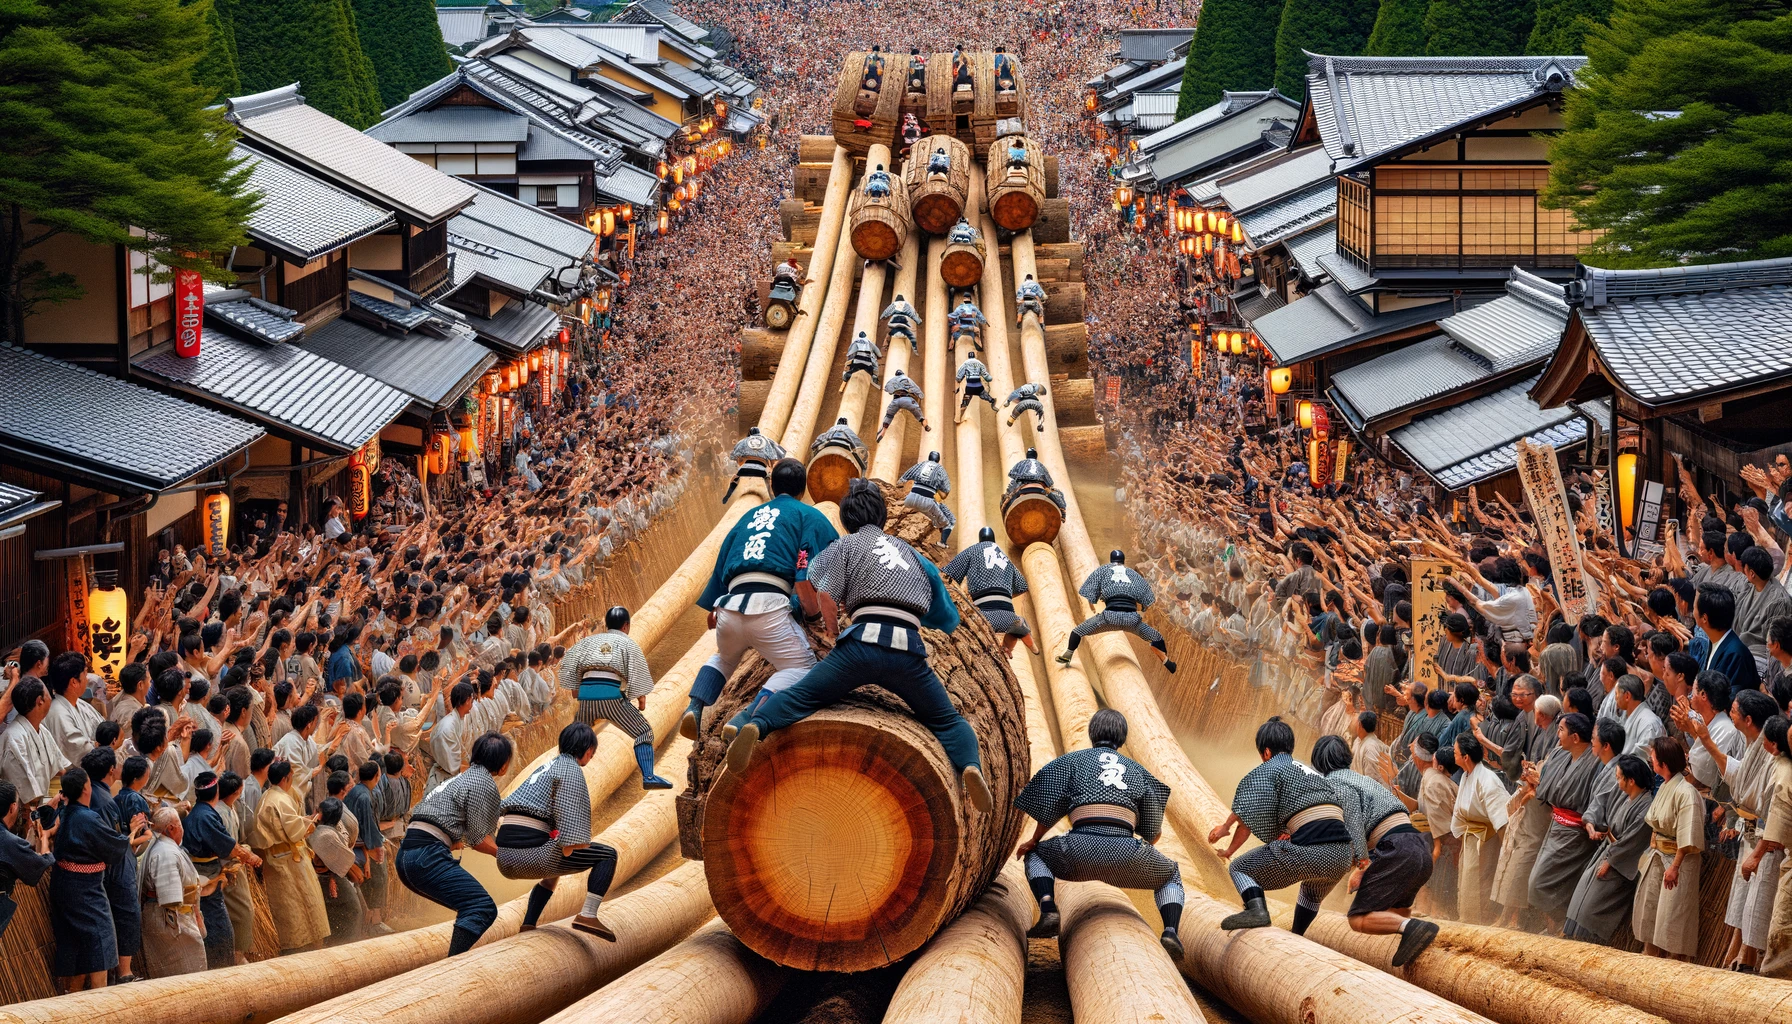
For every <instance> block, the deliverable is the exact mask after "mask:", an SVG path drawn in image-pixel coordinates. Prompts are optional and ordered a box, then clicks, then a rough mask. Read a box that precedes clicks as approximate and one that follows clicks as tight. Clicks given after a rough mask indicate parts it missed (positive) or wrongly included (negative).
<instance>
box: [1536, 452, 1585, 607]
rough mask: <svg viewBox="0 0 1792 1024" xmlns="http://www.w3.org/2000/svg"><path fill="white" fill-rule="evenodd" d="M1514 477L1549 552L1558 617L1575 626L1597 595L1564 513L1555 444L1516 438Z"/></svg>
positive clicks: (1565, 498)
mask: <svg viewBox="0 0 1792 1024" xmlns="http://www.w3.org/2000/svg"><path fill="white" fill-rule="evenodd" d="M1518 480H1519V483H1521V484H1523V485H1524V497H1525V501H1527V502H1529V503H1530V506H1531V518H1532V519H1533V520H1535V521H1536V524H1537V533H1538V534H1539V535H1540V536H1541V537H1542V538H1543V548H1544V550H1545V551H1546V552H1548V554H1549V567H1550V570H1551V572H1552V573H1553V574H1554V576H1555V581H1556V599H1557V601H1558V602H1559V603H1560V604H1561V607H1562V618H1563V619H1564V620H1565V621H1566V622H1567V623H1568V624H1569V625H1571V626H1573V625H1578V624H1579V623H1580V619H1581V616H1583V615H1585V614H1587V613H1588V612H1590V611H1592V610H1593V607H1594V604H1595V603H1596V601H1597V600H1598V594H1597V592H1596V591H1595V590H1594V588H1593V584H1592V581H1591V580H1590V579H1588V578H1587V570H1586V566H1585V564H1584V563H1583V562H1582V561H1581V551H1580V536H1579V534H1577V533H1576V532H1575V529H1574V517H1573V516H1572V515H1570V514H1569V512H1568V494H1567V491H1566V490H1565V489H1564V488H1563V487H1562V467H1560V466H1559V465H1557V464H1556V450H1555V446H1553V445H1547V444H1540V445H1533V444H1531V443H1530V442H1528V441H1525V440H1523V439H1520V440H1519V442H1518Z"/></svg>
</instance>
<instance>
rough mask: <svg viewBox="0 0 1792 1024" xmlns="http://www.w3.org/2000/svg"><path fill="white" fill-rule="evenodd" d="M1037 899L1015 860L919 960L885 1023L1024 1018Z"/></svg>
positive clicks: (993, 1023) (1006, 1022)
mask: <svg viewBox="0 0 1792 1024" xmlns="http://www.w3.org/2000/svg"><path fill="white" fill-rule="evenodd" d="M1032 923H1033V898H1032V894H1031V893H1030V892H1029V890H1028V889H1027V875H1026V872H1025V871H1023V870H1022V869H1021V866H1020V865H1019V864H1018V863H1016V862H1013V861H1010V862H1009V863H1008V866H1007V867H1005V868H1003V869H1002V873H1001V875H1000V876H998V877H997V878H996V880H995V883H994V884H992V885H991V886H990V887H989V889H988V890H987V891H986V892H984V894H983V896H982V897H981V898H980V899H978V900H977V902H976V903H975V904H973V905H972V907H971V909H969V910H967V911H965V912H964V913H963V914H960V915H959V917H958V920H956V921H953V922H952V923H951V924H950V925H947V926H946V928H944V929H943V930H942V931H941V932H940V933H939V934H938V935H935V936H934V937H933V941H932V942H929V943H928V944H927V948H926V949H924V950H922V951H921V955H920V956H918V957H916V958H915V962H914V964H912V965H911V966H910V967H909V969H908V971H907V972H906V973H905V974H903V976H902V983H901V984H900V985H898V986H897V987H896V994H895V995H894V996H892V997H891V999H890V1005H889V1007H888V1008H887V1009H886V1010H885V1011H884V1024H1020V1010H1021V996H1022V994H1023V992H1024V989H1025V987H1026V981H1027V928H1028V926H1029V925H1031V924H1032Z"/></svg>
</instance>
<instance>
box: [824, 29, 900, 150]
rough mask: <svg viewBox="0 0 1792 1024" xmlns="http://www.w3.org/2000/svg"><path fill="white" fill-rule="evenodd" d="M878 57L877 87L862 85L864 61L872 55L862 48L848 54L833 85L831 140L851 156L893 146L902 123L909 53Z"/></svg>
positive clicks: (888, 54) (885, 54) (864, 82)
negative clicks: (879, 62) (879, 147)
mask: <svg viewBox="0 0 1792 1024" xmlns="http://www.w3.org/2000/svg"><path fill="white" fill-rule="evenodd" d="M877 56H878V57H879V58H880V59H881V61H882V67H883V69H882V71H881V72H879V73H878V75H877V78H876V85H877V88H876V89H869V90H868V89H866V88H865V86H866V85H867V84H869V83H868V82H867V74H866V72H867V70H868V69H867V60H869V59H870V58H871V54H870V53H869V52H868V51H865V50H853V51H851V52H849V53H847V55H846V58H845V60H844V61H842V62H841V65H840V79H839V82H838V83H837V84H836V85H835V88H834V111H833V126H834V142H835V143H836V144H837V145H840V146H843V147H845V149H846V151H847V152H848V153H851V154H853V155H854V156H864V155H865V154H866V153H867V152H869V151H870V150H871V148H872V147H873V146H883V147H885V148H889V147H893V146H894V145H895V144H896V131H897V129H898V128H899V127H900V126H901V123H902V116H901V108H902V92H903V86H904V84H905V83H906V82H907V81H908V66H909V55H908V54H906V53H879V54H878V55H877Z"/></svg>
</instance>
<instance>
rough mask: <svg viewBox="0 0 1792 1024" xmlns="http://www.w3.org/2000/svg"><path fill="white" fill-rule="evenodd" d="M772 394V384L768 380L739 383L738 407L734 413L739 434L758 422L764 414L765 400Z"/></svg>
mask: <svg viewBox="0 0 1792 1024" xmlns="http://www.w3.org/2000/svg"><path fill="white" fill-rule="evenodd" d="M771 393H772V382H771V381H769V380H743V381H741V382H740V398H739V400H738V402H737V405H738V406H739V408H738V411H737V412H736V413H735V417H734V418H735V424H736V426H738V427H739V428H740V432H741V433H743V434H744V433H746V432H747V428H748V427H750V426H752V425H753V424H755V423H758V422H759V417H760V416H761V415H763V414H764V413H765V400H766V398H767V397H768V396H769V395H770V394H771Z"/></svg>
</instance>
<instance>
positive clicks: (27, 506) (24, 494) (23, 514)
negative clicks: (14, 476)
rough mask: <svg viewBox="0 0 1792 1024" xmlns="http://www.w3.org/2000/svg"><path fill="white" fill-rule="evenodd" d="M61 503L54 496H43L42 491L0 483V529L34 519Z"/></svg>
mask: <svg viewBox="0 0 1792 1024" xmlns="http://www.w3.org/2000/svg"><path fill="white" fill-rule="evenodd" d="M61 504H62V502H61V501H59V500H57V499H55V498H45V497H44V494H43V492H42V491H33V490H30V489H28V488H24V487H15V486H14V485H12V484H8V483H0V530H4V529H6V528H8V527H12V526H17V525H18V524H20V523H22V522H24V521H25V520H27V519H34V518H36V517H38V516H40V515H43V514H44V513H45V512H49V511H51V510H52V509H55V508H57V507H59V506H60V505H61Z"/></svg>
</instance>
